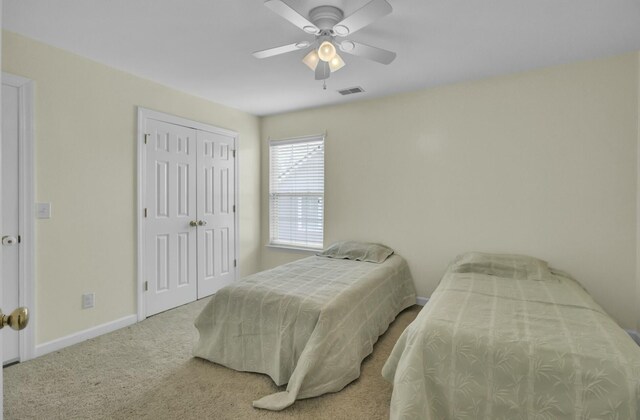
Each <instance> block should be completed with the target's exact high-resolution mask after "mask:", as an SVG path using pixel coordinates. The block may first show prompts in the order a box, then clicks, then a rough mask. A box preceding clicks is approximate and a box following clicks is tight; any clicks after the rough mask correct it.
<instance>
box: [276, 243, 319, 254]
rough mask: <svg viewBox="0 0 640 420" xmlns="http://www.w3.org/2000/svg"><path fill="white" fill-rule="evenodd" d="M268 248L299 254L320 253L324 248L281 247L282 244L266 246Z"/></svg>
mask: <svg viewBox="0 0 640 420" xmlns="http://www.w3.org/2000/svg"><path fill="white" fill-rule="evenodd" d="M265 246H266V247H267V248H275V249H282V250H286V251H297V252H320V251H322V249H323V248H310V247H304V246H295V245H281V244H266V245H265Z"/></svg>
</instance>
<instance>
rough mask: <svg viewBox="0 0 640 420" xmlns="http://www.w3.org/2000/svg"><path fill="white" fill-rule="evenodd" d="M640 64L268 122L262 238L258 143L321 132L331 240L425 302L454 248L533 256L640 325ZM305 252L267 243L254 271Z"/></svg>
mask: <svg viewBox="0 0 640 420" xmlns="http://www.w3.org/2000/svg"><path fill="white" fill-rule="evenodd" d="M638 68H639V64H638V55H637V54H628V55H624V56H618V57H614V58H610V59H605V60H600V61H594V62H587V63H578V64H572V65H565V66H561V67H555V68H549V69H543V70H538V71H533V72H528V73H523V74H518V75H512V76H506V77H499V78H493V79H488V80H483V81H478V82H470V83H462V84H457V85H452V86H445V87H440V88H435V89H429V90H424V91H419V92H413V93H408V94H402V95H397V96H392V97H387V98H382V99H376V100H371V101H364V102H356V103H350V104H346V105H343V106H333V107H326V108H319V109H313V110H306V111H301V112H294V113H288V114H283V115H276V116H271V117H266V118H263V119H262V125H261V133H262V208H263V209H264V211H263V212H262V244H263V245H264V244H265V243H266V242H267V241H268V196H267V192H268V161H267V158H268V153H267V142H266V139H267V138H268V137H271V138H276V139H277V138H284V137H292V136H300V135H305V134H313V133H318V132H323V131H325V130H327V132H328V135H327V139H326V155H325V156H326V158H325V159H326V196H325V202H326V210H325V217H326V226H325V241H326V244H330V243H332V242H333V241H336V240H340V239H356V240H366V241H378V242H382V243H385V244H388V245H390V246H391V247H393V248H395V249H396V250H397V252H398V253H400V254H401V255H403V256H404V257H405V258H407V260H408V261H409V265H410V266H411V270H412V272H413V276H414V278H415V283H416V286H417V289H418V294H419V295H421V296H429V295H430V294H431V292H432V291H433V290H434V288H435V287H436V285H437V284H438V281H439V279H440V277H441V275H442V273H443V271H444V270H445V268H446V266H447V264H448V263H449V262H450V261H451V259H452V258H453V257H454V256H455V255H456V254H459V253H461V252H465V251H470V250H480V251H490V252H511V253H522V254H530V255H534V256H537V257H540V258H543V259H545V260H548V261H549V262H550V263H551V264H552V265H553V266H555V267H558V268H561V269H564V270H567V271H569V272H571V273H572V274H573V275H574V276H575V277H576V278H578V279H579V280H580V281H581V282H582V283H583V284H584V285H585V286H586V287H587V289H588V290H589V291H590V292H591V293H592V294H593V296H594V297H595V298H596V300H597V301H598V302H599V303H600V304H601V305H603V306H604V307H605V309H606V310H607V311H608V312H609V313H610V314H611V315H612V316H613V317H614V318H615V319H616V320H617V321H618V322H619V323H620V324H621V325H622V326H624V327H625V328H635V326H636V321H637V320H638V310H637V304H638V299H637V298H636V296H635V293H634V291H635V289H636V193H637V188H636V180H637V175H636V171H637V143H638V102H637V101H638V77H639V70H638ZM329 82H330V81H329ZM365 89H366V86H365ZM306 255H308V254H305V253H292V252H288V251H284V250H276V249H271V248H263V252H262V267H263V268H268V267H273V266H275V265H278V264H281V263H283V262H286V261H291V260H294V259H296V258H300V257H303V256H306Z"/></svg>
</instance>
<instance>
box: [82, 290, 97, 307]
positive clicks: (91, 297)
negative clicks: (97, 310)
mask: <svg viewBox="0 0 640 420" xmlns="http://www.w3.org/2000/svg"><path fill="white" fill-rule="evenodd" d="M95 303H96V294H95V293H85V294H83V295H82V309H89V308H93V307H94V306H95Z"/></svg>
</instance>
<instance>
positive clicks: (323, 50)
mask: <svg viewBox="0 0 640 420" xmlns="http://www.w3.org/2000/svg"><path fill="white" fill-rule="evenodd" d="M335 56H336V47H334V46H333V44H332V43H331V42H329V41H324V42H323V43H322V44H320V47H319V48H318V57H320V60H322V61H327V62H329V61H331V60H332V59H333V57H335Z"/></svg>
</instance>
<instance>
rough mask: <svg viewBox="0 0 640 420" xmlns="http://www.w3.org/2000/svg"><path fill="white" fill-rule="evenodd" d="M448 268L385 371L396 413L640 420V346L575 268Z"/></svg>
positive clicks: (437, 416) (434, 416) (403, 415)
mask: <svg viewBox="0 0 640 420" xmlns="http://www.w3.org/2000/svg"><path fill="white" fill-rule="evenodd" d="M552 273H553V274H552V275H551V276H550V277H549V278H548V279H546V280H541V281H536V280H527V279H519V280H516V279H513V278H503V277H498V276H493V275H486V274H479V273H463V274H461V273H454V272H451V271H448V272H447V273H446V274H445V276H444V278H443V279H442V282H441V283H440V285H439V286H438V288H437V289H436V290H435V292H434V293H433V295H432V297H431V299H430V301H429V302H428V304H427V305H426V306H425V308H424V309H423V310H422V311H421V312H420V314H419V315H418V317H417V318H416V319H415V321H414V322H413V323H412V324H411V325H410V326H409V327H408V328H407V329H406V330H405V331H404V333H403V334H402V336H401V337H400V339H399V340H398V342H397V343H396V346H395V348H394V350H393V351H392V353H391V355H390V357H389V359H388V360H387V363H386V364H385V366H384V368H383V376H384V377H385V378H386V379H387V380H389V381H390V382H392V383H393V387H394V389H393V395H392V401H391V418H392V419H438V420H440V419H492V420H493V419H496V420H497V419H640V347H638V346H637V345H636V343H635V342H634V341H633V340H632V339H631V338H630V337H629V336H628V335H627V333H626V332H625V331H623V330H622V329H621V328H620V327H619V326H618V325H617V324H616V323H615V322H614V321H613V320H612V319H611V318H610V317H609V316H608V315H607V314H606V313H605V312H604V311H603V309H602V308H601V307H600V306H599V305H598V304H596V303H595V302H594V301H593V299H592V298H591V296H590V295H589V294H588V293H587V292H586V291H585V290H584V289H583V288H582V287H581V286H580V285H579V284H578V282H576V281H575V280H573V279H572V278H570V277H569V276H568V275H566V274H563V273H560V272H553V271H552Z"/></svg>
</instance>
